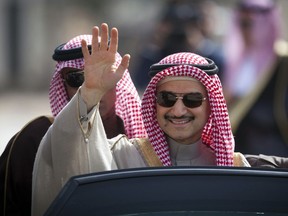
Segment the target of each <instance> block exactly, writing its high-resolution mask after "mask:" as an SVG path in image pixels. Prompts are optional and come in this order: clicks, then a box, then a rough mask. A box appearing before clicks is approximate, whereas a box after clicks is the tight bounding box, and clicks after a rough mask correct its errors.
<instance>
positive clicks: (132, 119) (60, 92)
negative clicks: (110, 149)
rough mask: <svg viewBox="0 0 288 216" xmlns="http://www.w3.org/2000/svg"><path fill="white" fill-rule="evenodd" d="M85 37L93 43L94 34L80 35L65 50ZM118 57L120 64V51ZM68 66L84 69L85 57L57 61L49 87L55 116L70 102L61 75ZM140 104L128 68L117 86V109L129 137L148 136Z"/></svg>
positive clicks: (78, 43) (73, 46)
mask: <svg viewBox="0 0 288 216" xmlns="http://www.w3.org/2000/svg"><path fill="white" fill-rule="evenodd" d="M83 39H84V40H86V41H87V44H91V42H92V35H80V36H77V37H75V38H73V39H71V40H70V41H69V42H67V43H66V44H65V46H64V47H63V50H69V49H73V48H79V47H81V40H83ZM116 58H117V64H118V65H119V64H120V62H121V59H122V58H121V56H120V55H119V54H118V53H117V56H116ZM67 67H70V68H75V69H80V70H83V69H84V59H83V58H80V59H75V60H69V61H59V62H57V64H56V67H55V72H54V75H53V78H52V80H51V83H50V89H49V100H50V106H51V110H52V114H53V116H54V117H55V116H57V115H58V113H59V112H60V111H61V110H62V109H63V108H64V106H65V105H66V104H67V103H68V102H69V98H68V95H67V92H66V90H65V86H64V83H63V80H62V77H61V70H62V69H63V68H67ZM140 105H141V100H140V97H139V95H138V92H137V90H136V88H135V86H134V84H133V82H132V79H131V77H130V74H129V72H128V70H126V71H125V72H124V75H123V77H122V79H121V80H120V81H119V82H118V83H117V86H116V101H115V111H116V115H118V116H119V117H120V118H121V119H122V120H123V123H124V127H125V131H126V135H127V136H128V137H129V138H134V137H146V136H147V135H146V131H145V129H144V125H143V120H142V116H141V110H140Z"/></svg>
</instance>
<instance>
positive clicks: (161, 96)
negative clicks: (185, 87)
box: [156, 91, 206, 108]
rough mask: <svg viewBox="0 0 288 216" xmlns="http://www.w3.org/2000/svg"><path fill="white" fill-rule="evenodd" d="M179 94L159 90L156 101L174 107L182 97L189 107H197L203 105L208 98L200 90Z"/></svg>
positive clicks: (164, 105)
mask: <svg viewBox="0 0 288 216" xmlns="http://www.w3.org/2000/svg"><path fill="white" fill-rule="evenodd" d="M180 95H181V96H177V95H176V94H173V93H172V92H166V91H162V92H158V93H157V95H156V102H157V103H158V104H159V105H160V106H162V107H172V106H174V104H175V103H176V101H177V100H178V99H181V100H182V102H183V104H184V105H185V106H186V107H188V108H195V107H199V106H201V105H202V102H203V101H204V100H206V98H205V97H203V95H202V94H201V93H199V92H195V93H187V94H180Z"/></svg>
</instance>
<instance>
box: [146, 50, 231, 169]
mask: <svg viewBox="0 0 288 216" xmlns="http://www.w3.org/2000/svg"><path fill="white" fill-rule="evenodd" d="M159 64H180V65H179V66H178V65H177V66H173V67H170V68H167V69H164V70H163V71H161V72H159V73H157V74H156V75H155V76H154V77H153V78H152V79H151V81H150V83H149V84H148V86H147V88H146V90H145V92H144V94H143V98H142V115H143V121H144V126H145V128H146V131H147V134H148V137H149V140H150V142H151V144H152V146H153V148H154V150H155V151H156V153H157V155H158V157H159V158H160V160H161V161H162V163H163V165H164V166H171V165H172V164H171V159H170V155H169V147H168V144H167V141H166V138H165V135H164V132H163V130H162V129H161V128H160V126H159V124H158V122H157V117H156V97H155V95H156V87H157V83H158V82H159V81H160V80H162V79H163V78H165V77H167V76H189V77H192V78H195V79H197V80H199V81H200V82H201V83H202V84H203V85H204V86H205V87H206V90H207V93H208V98H209V103H210V108H211V114H210V116H209V119H208V121H207V123H206V125H205V127H204V130H203V133H202V141H203V143H204V144H207V145H209V146H211V148H212V149H213V150H214V152H215V155H216V163H217V165H218V166H233V152H234V138H233V135H232V130H231V126H230V120H229V116H228V110H227V106H226V101H225V99H224V96H223V92H222V86H221V83H220V80H219V78H218V76H217V75H212V76H209V75H207V74H206V73H205V72H204V71H202V70H200V69H199V68H196V67H193V66H189V65H187V64H207V60H206V59H205V58H203V57H202V56H199V55H196V54H194V53H176V54H172V55H169V56H167V57H166V58H164V59H162V60H161V61H160V62H159Z"/></svg>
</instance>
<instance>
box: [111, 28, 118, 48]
mask: <svg viewBox="0 0 288 216" xmlns="http://www.w3.org/2000/svg"><path fill="white" fill-rule="evenodd" d="M110 38H111V39H110V46H109V51H111V52H113V53H116V52H117V50H118V30H117V29H116V28H112V29H111V37H110Z"/></svg>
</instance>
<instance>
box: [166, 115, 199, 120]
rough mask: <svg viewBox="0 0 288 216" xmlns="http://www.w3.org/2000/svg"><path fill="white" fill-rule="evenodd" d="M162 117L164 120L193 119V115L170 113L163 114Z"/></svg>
mask: <svg viewBox="0 0 288 216" xmlns="http://www.w3.org/2000/svg"><path fill="white" fill-rule="evenodd" d="M164 118H165V119H166V120H174V119H175V120H181V119H183V120H184V119H185V120H186V119H189V120H194V119H195V116H171V115H165V116H164Z"/></svg>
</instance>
